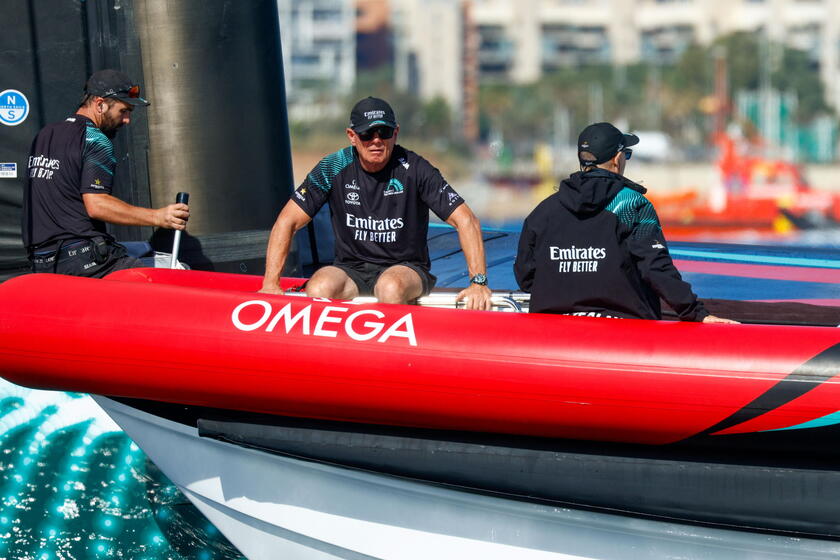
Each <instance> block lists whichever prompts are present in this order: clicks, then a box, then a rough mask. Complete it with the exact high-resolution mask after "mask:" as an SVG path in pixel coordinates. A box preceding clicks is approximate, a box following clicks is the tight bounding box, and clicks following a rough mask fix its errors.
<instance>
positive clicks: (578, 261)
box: [514, 169, 709, 321]
mask: <svg viewBox="0 0 840 560" xmlns="http://www.w3.org/2000/svg"><path fill="white" fill-rule="evenodd" d="M645 192H646V191H645V189H644V188H643V187H641V186H639V185H637V184H636V183H634V182H632V181H630V180H629V179H626V178H624V177H622V176H621V175H618V174H615V173H611V172H609V171H606V170H603V169H596V170H593V171H588V172H585V173H584V172H579V173H574V174H573V175H572V176H570V177H569V178H568V179H566V180H564V181H563V182H562V183H561V184H560V187H559V189H558V191H557V192H556V193H554V194H553V195H551V196H549V197H548V198H546V199H545V200H544V201H542V202H541V203H540V204H539V205H538V206H537V207H536V208H535V209H534V211H533V212H531V214H530V215H529V216H528V217H527V218H526V219H525V223H524V224H523V226H522V235H521V236H520V238H519V250H518V252H517V255H516V262H515V264H514V272H515V274H516V281H517V282H518V283H519V286H520V288H522V289H523V290H524V291H526V292H531V307H530V308H531V311H532V312H535V313H570V314H577V315H592V316H606V317H626V318H638V319H661V318H662V310H661V307H660V304H659V298H660V297H661V298H662V299H663V300H665V301H666V302H667V303H668V304H669V305H670V306H671V307H672V308H673V309H674V311H676V312H677V314H678V315H679V317H680V319H682V320H684V321H701V320H703V318H704V317H706V315H708V314H709V313H708V312H707V311H706V310H705V308H704V307H703V304H702V303H700V302H699V301H698V300H697V296H696V295H695V294H694V293H693V292H692V291H691V286H690V285H689V284H688V283H686V282H685V281H683V279H682V278H681V277H680V273H679V272H678V271H677V269H676V267H674V262H673V261H672V260H671V255H670V254H669V253H668V248H667V246H666V243H665V238H664V236H663V235H662V228H661V227H660V225H659V218H658V217H657V215H656V211H655V210H654V209H653V205H652V204H651V203H650V202H649V201H648V200H647V199H646V198H645V197H644V196H643V195H644V193H645Z"/></svg>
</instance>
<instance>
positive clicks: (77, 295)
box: [0, 269, 840, 444]
mask: <svg viewBox="0 0 840 560" xmlns="http://www.w3.org/2000/svg"><path fill="white" fill-rule="evenodd" d="M284 282H285V287H287V288H288V287H292V286H295V285H299V284H300V282H301V281H300V280H286V281H284ZM259 285H260V278H257V277H247V276H239V275H226V274H218V273H208V272H195V271H169V270H152V269H141V270H136V271H125V272H123V273H117V274H115V275H112V276H111V277H110V278H109V279H108V280H105V281H102V280H91V279H84V278H72V277H66V276H58V275H49V274H40V275H27V276H23V277H19V278H15V279H12V280H9V281H7V282H5V283H4V284H2V285H0V373H1V374H2V376H3V377H5V378H7V379H9V380H10V381H12V382H15V383H18V384H21V385H26V386H29V387H34V388H42V389H57V390H65V391H79V392H86V393H96V394H102V395H109V396H117V397H130V398H140V399H151V400H158V401H166V402H172V403H183V404H190V405H199V406H207V407H214V408H224V409H234V410H241V411H252V412H261V413H269V414H276V415H283V416H294V417H304V418H317V419H329V420H338V421H350V422H362V423H370V424H382V425H393V426H411V427H420V428H433V429H446V430H469V431H478V432H493V433H506V434H521V435H529V436H542V437H552V438H573V439H586V440H603V441H613V442H632V443H643V444H667V443H674V442H679V441H682V440H686V439H688V438H692V437H694V436H698V435H707V436H714V435H716V434H723V433H747V432H758V431H766V430H782V429H789V428H795V427H799V426H801V425H803V424H808V423H811V422H818V421H819V419H824V418H826V417H829V416H830V415H832V414H834V413H835V412H837V410H838V408H840V406H839V405H838V403H840V385H838V383H837V378H836V374H837V373H840V368H838V365H840V361H839V360H838V359H837V356H838V352H837V345H838V343H840V330H838V329H832V328H820V327H780V326H763V325H749V326H748V325H702V324H694V323H676V322H656V321H635V320H607V319H592V318H581V317H564V316H551V315H537V314H516V313H501V312H476V311H465V310H448V309H435V308H424V307H417V306H401V305H382V304H361V305H360V304H353V303H349V302H342V301H328V300H315V299H311V298H306V297H295V296H268V295H263V294H258V293H255V291H256V289H257V288H258V287H259Z"/></svg>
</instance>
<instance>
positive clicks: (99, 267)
mask: <svg viewBox="0 0 840 560" xmlns="http://www.w3.org/2000/svg"><path fill="white" fill-rule="evenodd" d="M30 263H31V264H32V272H52V273H56V274H67V275H69V276H86V277H88V278H102V277H104V276H105V275H107V274H110V273H112V272H115V271H117V270H123V269H126V268H137V267H140V266H143V263H142V262H141V261H140V259H136V258H134V257H132V256H129V255H128V253H127V252H126V250H125V247H123V246H122V245H120V244H119V243H114V242H110V241H105V242H102V241H99V242H98V243H97V241H94V240H90V239H81V240H75V241H66V242H64V243H62V245H61V248H60V249H58V250H55V251H43V252H35V253H33V254H32V256H31V257H30Z"/></svg>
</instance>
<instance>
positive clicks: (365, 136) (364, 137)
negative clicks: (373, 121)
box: [356, 126, 394, 142]
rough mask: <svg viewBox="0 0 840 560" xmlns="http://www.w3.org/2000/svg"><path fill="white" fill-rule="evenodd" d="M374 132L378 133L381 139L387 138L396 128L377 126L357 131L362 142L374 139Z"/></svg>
mask: <svg viewBox="0 0 840 560" xmlns="http://www.w3.org/2000/svg"><path fill="white" fill-rule="evenodd" d="M374 134H378V135H379V137H380V138H381V139H383V140H387V139H389V138H391V137H392V136H393V135H394V129H393V128H390V127H387V126H377V127H376V128H371V129H369V130H366V131H364V132H357V133H356V136H358V137H359V140H361V141H362V142H368V141H369V140H372V139H373V135H374Z"/></svg>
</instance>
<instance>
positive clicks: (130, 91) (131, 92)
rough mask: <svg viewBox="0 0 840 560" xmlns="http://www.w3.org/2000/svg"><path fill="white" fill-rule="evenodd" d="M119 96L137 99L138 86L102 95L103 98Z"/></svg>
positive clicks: (138, 94) (138, 95)
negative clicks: (123, 95) (124, 95)
mask: <svg viewBox="0 0 840 560" xmlns="http://www.w3.org/2000/svg"><path fill="white" fill-rule="evenodd" d="M121 94H127V95H128V97H129V98H131V99H137V98H138V97H140V86H131V87H130V88H128V89H121V90H120V91H115V92H114V93H109V94H108V95H104V96H103V97H114V96H117V95H121Z"/></svg>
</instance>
